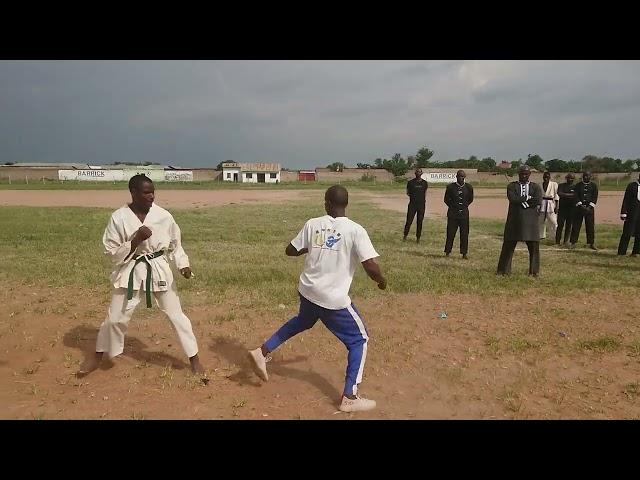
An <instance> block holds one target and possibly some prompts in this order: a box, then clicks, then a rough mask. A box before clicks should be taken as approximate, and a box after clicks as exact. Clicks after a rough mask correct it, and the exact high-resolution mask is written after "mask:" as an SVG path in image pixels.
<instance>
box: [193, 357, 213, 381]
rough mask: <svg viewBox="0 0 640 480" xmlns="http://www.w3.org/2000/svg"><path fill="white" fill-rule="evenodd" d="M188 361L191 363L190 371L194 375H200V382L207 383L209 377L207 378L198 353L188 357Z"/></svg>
mask: <svg viewBox="0 0 640 480" xmlns="http://www.w3.org/2000/svg"><path fill="white" fill-rule="evenodd" d="M189 362H190V363H191V371H192V372H193V373H194V374H196V375H201V376H202V383H204V384H205V385H207V384H208V383H209V379H208V378H207V374H206V372H205V370H204V367H203V366H202V363H200V359H199V358H198V354H197V353H196V354H195V355H194V356H193V357H191V358H190V359H189Z"/></svg>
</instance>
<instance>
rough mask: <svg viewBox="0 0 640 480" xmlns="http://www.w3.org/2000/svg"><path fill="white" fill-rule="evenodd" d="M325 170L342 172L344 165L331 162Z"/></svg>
mask: <svg viewBox="0 0 640 480" xmlns="http://www.w3.org/2000/svg"><path fill="white" fill-rule="evenodd" d="M327 168H328V169H329V170H331V171H332V172H342V171H344V163H342V162H333V163H332V164H331V165H327Z"/></svg>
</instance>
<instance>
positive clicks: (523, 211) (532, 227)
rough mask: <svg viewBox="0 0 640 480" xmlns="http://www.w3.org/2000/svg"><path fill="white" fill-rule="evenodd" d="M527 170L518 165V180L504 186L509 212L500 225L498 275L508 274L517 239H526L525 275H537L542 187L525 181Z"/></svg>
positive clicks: (529, 173)
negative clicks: (500, 248) (526, 259)
mask: <svg viewBox="0 0 640 480" xmlns="http://www.w3.org/2000/svg"><path fill="white" fill-rule="evenodd" d="M530 175H531V169H530V168H529V167H528V166H527V165H522V166H521V167H520V168H519V169H518V179H519V180H518V181H517V182H511V183H510V184H509V185H507V198H508V199H509V212H508V213H507V221H506V223H505V225H504V241H503V243H502V251H501V252H500V260H498V271H497V274H498V275H509V274H510V273H511V260H512V259H513V251H514V250H515V249H516V244H517V243H518V242H526V244H527V248H528V249H529V275H531V276H534V277H537V276H538V273H539V271H540V228H539V225H538V210H537V207H538V205H540V203H541V202H542V188H541V187H540V185H538V184H537V183H533V182H530V181H529V176H530Z"/></svg>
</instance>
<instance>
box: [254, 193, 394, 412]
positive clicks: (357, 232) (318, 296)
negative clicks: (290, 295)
mask: <svg viewBox="0 0 640 480" xmlns="http://www.w3.org/2000/svg"><path fill="white" fill-rule="evenodd" d="M348 203H349V196H348V193H347V190H346V188H344V187H342V186H339V185H334V186H332V187H330V188H329V189H328V190H327V191H326V193H325V195H324V205H325V210H326V212H327V215H325V216H323V217H318V218H312V219H310V220H308V221H307V222H306V223H305V225H304V227H303V228H302V230H300V233H298V235H297V236H296V238H294V239H293V240H292V241H291V243H290V244H289V245H287V248H286V250H285V253H286V254H287V255H288V256H290V257H297V256H299V255H304V254H305V253H306V254H307V257H306V258H305V262H304V270H303V271H302V274H301V275H300V281H299V283H298V292H299V294H300V310H299V313H298V315H297V316H295V317H293V318H292V319H291V320H289V321H288V322H287V323H285V324H284V325H283V326H282V327H280V329H279V330H278V331H277V332H275V333H274V334H273V335H272V336H271V338H269V340H267V341H266V342H265V343H264V344H263V345H262V346H261V347H258V348H256V349H255V350H251V351H250V352H249V357H250V359H251V361H252V363H253V367H254V369H255V370H256V373H257V374H258V376H259V377H260V378H262V380H264V381H267V380H268V379H269V376H268V374H267V366H266V361H267V360H266V357H267V355H269V353H271V352H273V351H274V350H275V349H276V348H278V347H279V346H280V345H282V344H283V343H284V342H286V341H287V340H288V339H290V338H291V337H293V336H294V335H297V334H298V333H300V332H303V331H304V330H307V329H309V328H311V327H313V326H314V325H315V323H316V322H317V321H318V319H320V320H321V321H322V323H324V325H325V326H326V327H327V328H328V329H329V330H330V331H331V333H333V334H334V335H335V336H336V337H338V339H340V341H342V343H344V345H345V346H346V347H347V350H348V351H349V354H348V359H347V371H346V378H345V387H344V393H343V396H342V401H341V403H340V406H339V408H340V410H342V411H344V412H356V411H365V410H372V409H373V408H375V406H376V402H375V401H374V400H368V399H366V398H362V397H360V396H358V384H359V383H360V382H361V381H362V373H363V369H364V363H365V359H366V356H367V342H368V340H369V334H368V332H367V329H366V327H365V325H364V322H363V320H362V318H361V317H360V313H359V312H358V310H357V309H356V307H355V305H354V304H353V303H351V299H350V298H349V288H350V287H351V282H352V281H353V275H354V273H355V271H356V268H357V266H358V264H361V265H362V266H363V267H364V270H365V271H366V272H367V275H368V276H369V278H371V279H372V280H373V281H375V282H376V283H377V284H378V288H380V289H381V290H384V289H385V288H387V281H386V279H385V278H384V276H383V275H382V273H381V272H380V267H379V266H378V264H377V263H376V261H375V258H376V257H378V256H379V255H378V253H377V252H376V251H375V249H374V248H373V245H372V243H371V240H370V239H369V235H368V234H367V231H366V230H365V229H364V228H363V227H362V226H360V225H358V224H357V223H355V222H354V221H352V220H349V219H348V218H347V216H346V213H345V210H346V207H347V204H348Z"/></svg>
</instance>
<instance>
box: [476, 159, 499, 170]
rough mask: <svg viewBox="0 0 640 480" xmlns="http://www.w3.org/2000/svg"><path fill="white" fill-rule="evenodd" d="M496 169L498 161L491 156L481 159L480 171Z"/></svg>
mask: <svg viewBox="0 0 640 480" xmlns="http://www.w3.org/2000/svg"><path fill="white" fill-rule="evenodd" d="M495 169H496V161H495V160H494V159H493V158H491V157H487V158H483V159H482V160H480V165H478V171H479V172H493V171H494V170H495Z"/></svg>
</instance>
